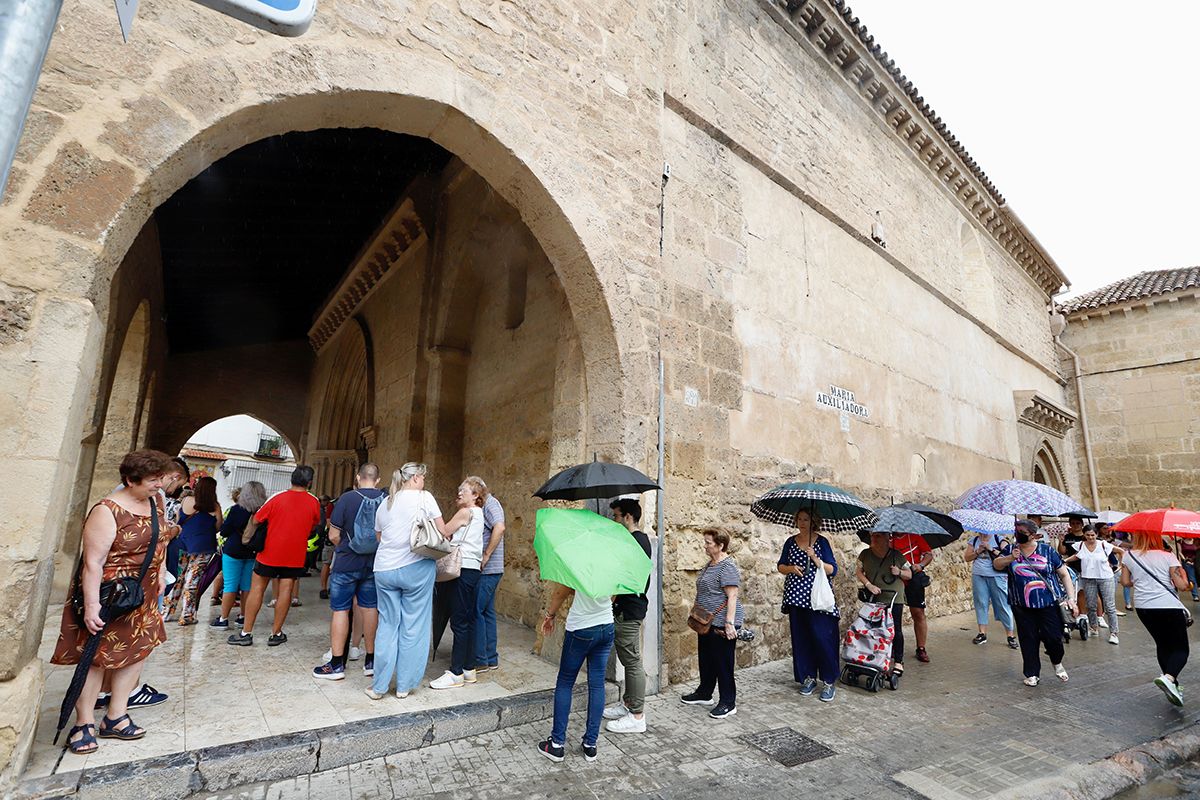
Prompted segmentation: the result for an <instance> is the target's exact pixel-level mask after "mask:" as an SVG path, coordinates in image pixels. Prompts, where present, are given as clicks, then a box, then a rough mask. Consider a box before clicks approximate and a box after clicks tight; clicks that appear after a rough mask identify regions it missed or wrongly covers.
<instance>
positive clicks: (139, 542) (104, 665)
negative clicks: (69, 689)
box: [50, 450, 171, 754]
mask: <svg viewBox="0 0 1200 800" xmlns="http://www.w3.org/2000/svg"><path fill="white" fill-rule="evenodd" d="M170 468H171V458H170V456H168V455H167V454H166V453H160V452H158V451H157V450H135V451H134V452H132V453H130V454H129V455H127V456H125V458H124V459H123V460H122V461H121V482H122V484H123V487H122V488H120V489H118V490H117V491H115V492H113V493H112V494H110V495H109V496H108V497H106V498H104V499H103V500H101V501H100V502H99V503H97V504H96V505H95V506H93V507H92V510H91V512H89V513H88V516H87V520H86V521H85V522H84V524H83V559H82V566H81V569H80V570H78V572H77V573H76V575H75V578H74V579H73V580H72V582H71V594H70V595H68V598H67V603H66V605H65V606H64V607H63V616H62V627H61V629H60V632H59V635H58V644H57V646H56V647H55V648H54V656H53V657H52V658H51V659H50V663H52V664H78V663H79V657H80V653H81V652H82V651H83V646H84V644H85V643H86V642H87V640H88V637H89V636H90V635H91V634H92V633H94V632H96V631H99V630H100V629H101V628H103V629H104V635H103V636H102V637H101V639H100V647H99V649H98V650H97V651H96V657H95V659H94V660H93V662H92V667H91V669H90V670H89V671H88V676H87V680H86V682H85V683H84V685H83V691H82V693H81V694H80V695H79V701H78V702H77V703H76V704H75V727H74V728H72V729H71V733H70V734H69V735H68V737H67V747H68V748H70V750H71V752H73V753H80V754H85V753H91V752H94V751H95V750H96V747H97V746H98V742H97V741H96V724H95V723H96V718H95V711H94V709H95V705H96V696H97V695H98V694H99V692H100V686H101V683H102V682H104V681H105V677H106V675H107V677H108V679H109V681H110V682H111V684H112V697H111V699H110V700H109V702H108V712H107V714H106V715H105V717H104V719H103V720H102V721H101V723H100V729H99V735H100V737H101V738H111V739H140V738H142V737H143V736H145V735H146V731H145V729H143V728H139V727H138V726H137V725H135V724H134V723H133V720H131V719H130V718H129V715H128V714H127V713H126V703H127V701H128V697H129V693H130V692H131V691H132V690H133V688H134V687H135V686H136V685H137V682H138V678H139V677H140V675H141V672H142V664H143V662H144V661H145V660H146V656H148V655H150V653H151V651H153V650H154V648H155V647H157V646H158V645H160V644H162V643H163V641H165V640H166V631H165V629H164V627H163V620H162V616H161V615H160V614H159V613H158V596H159V594H161V592H162V589H163V582H164V577H165V576H164V575H163V571H162V569H161V567H162V563H163V556H164V554H165V552H166V545H167V535H168V528H167V521H166V518H165V517H164V516H163V508H162V501H161V497H160V495H159V489H160V487H161V486H162V479H163V474H164V473H165V472H167V471H168V470H169V469H170ZM151 499H153V500H154V502H155V504H156V505H155V508H156V513H157V514H158V516H159V539H158V546H157V547H156V548H155V550H156V552H155V554H154V558H153V560H152V561H151V564H150V568H149V569H148V570H146V575H145V577H144V578H143V579H142V589H143V590H144V592H145V598H146V599H145V601H144V602H143V603H142V605H141V607H140V608H137V609H135V610H134V611H131V612H130V613H128V614H126V615H124V616H121V617H118V618H117V619H114V620H113V621H111V622H109V623H108V624H107V625H105V623H104V621H103V620H102V619H101V618H100V583H101V581H105V580H113V579H115V578H118V577H133V576H137V574H138V573H139V572H140V571H141V569H142V564H143V562H144V561H145V559H146V551H147V549H148V548H149V547H150V539H151V536H152V529H151V522H150V514H151V508H152V507H151V505H150V502H151ZM80 585H82V587H83V619H82V620H80V619H78V618H77V617H76V615H75V612H74V610H73V609H72V603H71V602H70V597H71V596H72V595H73V594H74V593H75V592H76V591H78V587H79V586H80Z"/></svg>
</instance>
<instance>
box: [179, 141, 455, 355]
mask: <svg viewBox="0 0 1200 800" xmlns="http://www.w3.org/2000/svg"><path fill="white" fill-rule="evenodd" d="M449 159H450V153H448V152H447V151H446V150H444V149H442V148H441V147H439V146H438V145H436V144H434V143H433V142H431V141H429V140H428V139H423V138H420V137H415V136H406V135H403V134H398V133H391V132H388V131H382V130H378V129H375V128H354V129H349V128H327V129H322V130H317V131H311V132H292V133H286V134H283V135H281V136H272V137H270V138H268V139H263V140H261V141H258V142H254V143H252V144H248V145H246V146H245V147H242V148H240V149H238V150H235V151H234V152H232V153H230V154H229V155H227V156H226V157H225V158H222V159H221V160H220V161H217V162H216V163H214V164H213V165H212V166H210V167H209V168H208V169H206V170H204V172H202V173H200V174H199V175H197V176H196V177H195V178H194V179H192V180H191V181H189V182H188V183H187V184H186V185H185V186H184V187H183V188H182V189H180V190H179V191H177V192H176V193H175V194H174V195H173V196H172V197H171V198H170V199H169V200H167V201H166V202H165V203H163V204H162V206H160V207H159V209H158V211H157V212H156V214H155V218H156V221H157V223H158V231H159V240H160V242H161V249H162V262H163V283H164V293H165V301H166V309H167V337H168V343H169V347H170V350H171V352H175V353H181V352H194V351H200V350H209V349H216V348H223V347H231V346H237V345H246V344H261V343H268V342H278V341H286V340H291V339H301V338H303V337H304V336H305V335H306V334H307V332H308V329H309V327H310V325H311V324H312V318H313V315H314V314H315V313H316V311H317V309H318V308H319V306H320V305H321V303H322V302H323V301H324V300H325V299H326V297H328V295H329V294H330V292H332V291H333V288H334V286H335V285H336V283H337V281H338V280H339V279H340V278H341V276H342V274H343V272H344V271H345V269H346V267H347V266H348V265H349V263H350V261H351V260H352V259H353V258H354V256H355V255H356V254H357V252H358V250H359V249H360V248H361V247H362V246H363V244H364V243H365V242H366V241H367V239H368V238H369V237H370V236H371V234H372V233H373V232H374V230H375V229H376V227H378V226H379V224H380V223H381V222H382V221H383V219H384V218H385V216H386V215H387V213H388V212H389V211H390V210H391V208H392V206H393V205H394V204H395V202H396V201H397V199H398V198H399V197H400V196H401V194H402V193H403V191H404V189H405V187H406V186H407V185H408V184H409V182H411V181H412V180H413V179H414V178H415V177H417V176H418V175H421V174H425V173H436V172H438V171H440V170H441V169H442V168H443V167H445V165H446V163H447V162H448V161H449Z"/></svg>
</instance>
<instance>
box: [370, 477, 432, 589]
mask: <svg viewBox="0 0 1200 800" xmlns="http://www.w3.org/2000/svg"><path fill="white" fill-rule="evenodd" d="M389 505H390V506H391V507H390V508H389V507H388V506H389ZM441 515H442V510H441V509H440V508H438V504H437V500H434V499H433V495H431V494H430V493H429V492H427V491H425V490H424V489H421V490H418V489H401V490H400V491H398V492H396V494H394V495H392V496H391V497H389V498H388V499H387V500H384V501H383V502H382V503H380V504H379V510H378V511H376V512H375V530H377V531H379V532H380V533H381V534H382V535H381V536H380V539H379V550H378V551H376V553H375V571H376V572H386V571H388V570H391V569H400V568H401V567H407V566H408V565H409V564H415V563H417V562H418V561H420V560H421V556H418V555H414V554H413V551H412V532H413V526H414V525H416V524H417V520H418V519H421V518H422V517H428V518H429V519H437V518H438V517H440V516H441Z"/></svg>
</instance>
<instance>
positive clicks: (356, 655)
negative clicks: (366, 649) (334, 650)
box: [350, 647, 363, 661]
mask: <svg viewBox="0 0 1200 800" xmlns="http://www.w3.org/2000/svg"><path fill="white" fill-rule="evenodd" d="M362 657H363V651H362V650H359V649H358V648H357V647H351V648H350V660H351V661H358V660H359V659H360V658H362Z"/></svg>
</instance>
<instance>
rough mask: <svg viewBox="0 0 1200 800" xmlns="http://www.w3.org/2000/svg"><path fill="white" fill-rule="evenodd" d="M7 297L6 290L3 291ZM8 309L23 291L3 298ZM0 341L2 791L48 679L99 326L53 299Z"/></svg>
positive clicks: (64, 300) (19, 762) (21, 760)
mask: <svg viewBox="0 0 1200 800" xmlns="http://www.w3.org/2000/svg"><path fill="white" fill-rule="evenodd" d="M4 288H5V289H6V290H7V289H8V287H4ZM4 294H6V295H8V296H7V297H5V298H4V300H5V303H6V304H9V303H10V302H11V300H10V298H11V297H12V296H14V295H17V296H19V295H26V294H27V295H30V299H31V300H32V299H33V297H32V293H30V292H22V291H20V290H9V291H6V292H4ZM13 319H14V318H13V317H12V316H7V317H6V327H5V329H4V330H3V331H0V385H3V386H4V387H5V391H4V396H3V400H0V402H4V403H7V404H11V407H10V408H9V412H8V414H6V415H5V416H6V418H7V419H9V420H12V421H13V423H12V424H11V426H9V427H7V428H6V429H5V430H4V431H3V432H2V433H0V439H2V440H3V446H2V447H0V453H3V455H0V474H3V475H4V476H5V479H4V480H3V481H0V507H3V508H4V510H5V517H6V518H5V525H4V526H3V528H0V785H3V784H5V783H8V782H11V781H12V780H14V779H15V778H16V776H17V775H19V774H20V771H21V770H22V769H23V768H24V764H25V761H26V759H27V757H28V754H29V748H30V744H31V742H32V739H33V734H34V729H35V727H36V724H37V711H38V708H39V706H40V704H41V696H42V689H43V686H44V679H43V675H42V665H41V663H40V662H39V661H38V659H37V647H38V644H39V643H40V641H41V635H42V627H43V624H44V622H45V616H46V606H47V604H48V602H49V599H50V588H51V583H52V580H53V577H54V576H53V572H54V554H55V552H56V551H57V550H58V547H59V542H60V540H61V539H62V535H63V520H64V517H65V515H66V514H65V512H66V509H67V508H68V506H69V505H70V500H71V491H72V488H73V485H74V483H75V476H76V473H77V462H78V457H79V440H80V435H81V431H82V430H83V426H84V420H85V418H86V417H87V412H88V411H89V409H88V408H87V406H88V405H89V395H90V390H91V386H92V380H93V378H94V375H93V370H94V369H95V367H96V365H97V364H98V363H99V360H100V348H101V342H102V335H101V324H100V320H99V318H98V316H97V314H96V311H95V309H94V307H93V306H92V304H91V303H90V302H88V301H87V300H84V299H82V298H77V297H69V296H55V295H50V294H49V293H46V294H43V295H41V296H40V297H37V298H36V302H30V303H29V304H28V306H27V307H26V313H24V314H21V315H19V316H18V317H17V318H16V319H15V324H13V322H12V321H13Z"/></svg>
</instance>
